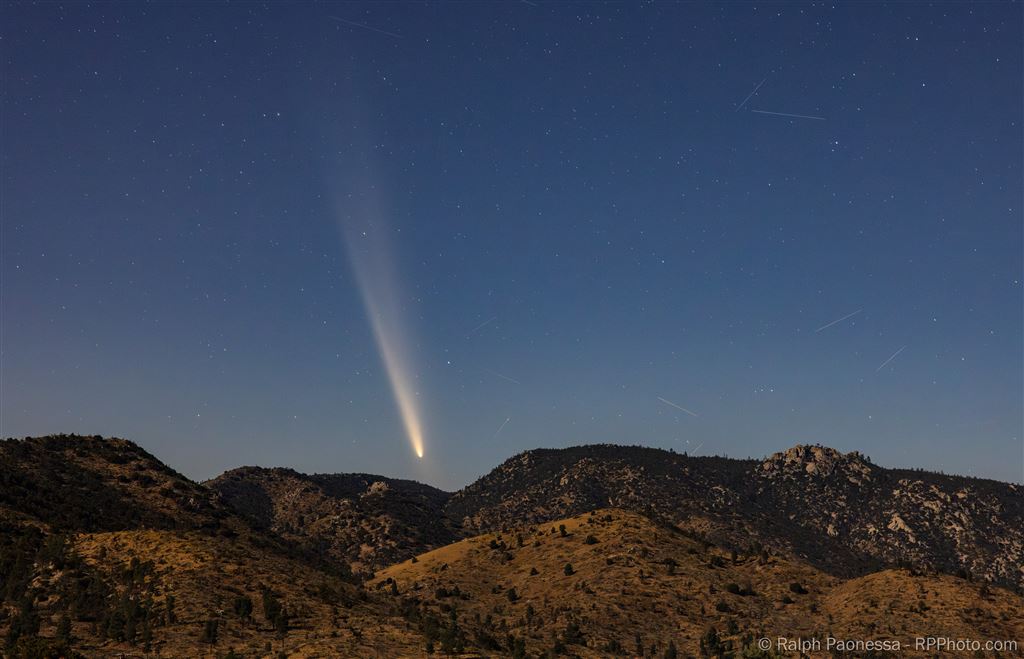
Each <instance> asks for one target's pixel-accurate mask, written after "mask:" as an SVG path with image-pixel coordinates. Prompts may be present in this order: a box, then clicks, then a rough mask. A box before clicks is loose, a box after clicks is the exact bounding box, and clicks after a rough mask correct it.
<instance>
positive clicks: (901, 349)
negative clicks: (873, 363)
mask: <svg viewBox="0 0 1024 659" xmlns="http://www.w3.org/2000/svg"><path fill="white" fill-rule="evenodd" d="M906 348H907V346H903V347H902V348H900V349H899V350H897V351H896V352H894V353H892V356H891V357H889V359H886V360H885V361H884V362H882V363H881V364H880V365H879V366H878V368H876V369H875V373H877V372H879V371H881V370H882V369H883V368H885V365H886V364H888V363H889V362H891V361H892V360H894V359H896V355H898V354H900V353H901V352H903V351H904V350H906Z"/></svg>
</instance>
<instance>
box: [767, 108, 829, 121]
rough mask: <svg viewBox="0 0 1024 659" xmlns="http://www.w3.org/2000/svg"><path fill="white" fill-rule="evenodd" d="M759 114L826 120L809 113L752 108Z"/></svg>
mask: <svg viewBox="0 0 1024 659" xmlns="http://www.w3.org/2000/svg"><path fill="white" fill-rule="evenodd" d="M751 112H756V113H758V114H771V115H775V116H776V117H793V118H794V119H814V120H815V121H825V117H813V116H811V115H809V114H790V113H788V112H769V111H768V110H751Z"/></svg>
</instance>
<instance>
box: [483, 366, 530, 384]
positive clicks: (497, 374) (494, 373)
mask: <svg viewBox="0 0 1024 659" xmlns="http://www.w3.org/2000/svg"><path fill="white" fill-rule="evenodd" d="M487 372H488V373H490V374H491V375H496V376H498V377H499V378H501V379H502V380H508V381H509V382H514V383H515V384H522V382H520V381H519V380H516V379H515V378H510V377H509V376H507V375H502V374H501V373H499V372H497V371H492V370H491V369H487Z"/></svg>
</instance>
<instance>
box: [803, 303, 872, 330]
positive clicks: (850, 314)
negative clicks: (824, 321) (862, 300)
mask: <svg viewBox="0 0 1024 659" xmlns="http://www.w3.org/2000/svg"><path fill="white" fill-rule="evenodd" d="M861 311H864V310H863V309H857V310H856V311H854V312H853V313H848V314H846V315H845V316H843V317H842V318H836V319H835V320H833V321H832V322H831V323H829V324H828V325H822V326H821V327H819V328H818V329H816V330H814V333H815V334H817V333H818V332H820V331H821V330H824V329H828V328H830V327H832V326H833V325H835V324H836V323H841V322H843V321H844V320H846V319H847V318H853V317H854V316H856V315H857V314H859V313H860V312H861Z"/></svg>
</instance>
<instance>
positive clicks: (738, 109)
mask: <svg viewBox="0 0 1024 659" xmlns="http://www.w3.org/2000/svg"><path fill="white" fill-rule="evenodd" d="M766 82H768V78H767V77H766V78H765V79H764V80H762V81H761V82H759V83H757V87H754V91H752V92H750V93H749V94H747V97H746V98H745V99H743V102H742V103H740V104H739V105H738V106H737V107H736V112H739V111H740V110H742V109H743V106H744V105H746V104H747V101H749V100H750V97H751V96H753V95H754V94H756V93H757V90H758V89H761V85H763V84H764V83H766Z"/></svg>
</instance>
